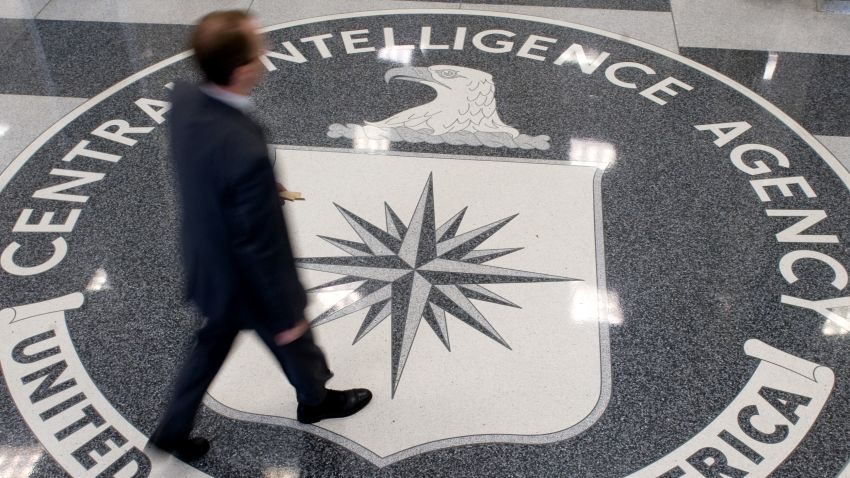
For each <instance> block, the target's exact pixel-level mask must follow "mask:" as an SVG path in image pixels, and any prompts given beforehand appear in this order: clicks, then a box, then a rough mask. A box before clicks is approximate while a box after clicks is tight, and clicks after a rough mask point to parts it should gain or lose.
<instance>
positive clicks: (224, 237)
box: [151, 11, 372, 461]
mask: <svg viewBox="0 0 850 478" xmlns="http://www.w3.org/2000/svg"><path fill="white" fill-rule="evenodd" d="M192 48H194V50H195V59H196V60H197V63H198V65H199V67H200V69H201V72H202V73H203V75H204V78H205V81H204V83H202V84H201V85H200V86H195V85H188V84H179V85H177V86H176V87H175V88H174V95H173V109H172V112H171V118H170V120H169V122H170V125H171V149H172V154H173V158H174V162H175V165H176V170H177V185H178V189H179V191H180V198H181V200H182V208H183V210H182V213H183V214H182V242H183V244H182V245H183V259H184V265H185V269H186V280H187V292H188V297H189V299H190V300H192V301H193V302H194V303H195V304H197V306H198V307H199V308H200V311H201V312H202V313H203V315H204V317H205V318H206V322H205V324H204V325H203V327H202V328H201V329H200V330H199V331H198V334H197V341H196V344H195V347H194V349H193V350H192V352H191V354H190V355H189V357H188V359H187V361H186V363H185V364H184V366H183V369H182V371H181V372H180V375H179V376H178V378H177V382H176V385H175V391H174V397H173V399H172V402H171V404H170V405H169V407H168V410H167V411H166V413H165V415H164V417H163V418H162V421H161V423H160V425H159V427H158V428H157V430H156V432H155V433H154V434H153V436H152V437H151V444H152V445H153V446H154V447H156V448H158V449H160V450H164V451H168V452H171V453H174V455H175V456H177V457H178V458H180V459H183V460H186V461H191V460H194V459H197V458H200V457H201V456H203V455H204V454H205V453H206V452H207V450H209V442H208V441H207V440H206V439H204V438H200V437H195V438H189V433H190V431H191V429H192V424H193V421H194V417H195V413H196V412H197V410H198V407H199V406H200V404H201V399H202V398H203V395H204V392H205V391H206V389H207V387H208V386H209V385H210V383H211V382H212V380H213V378H214V377H215V375H216V373H217V372H218V370H219V368H221V365H222V363H223V362H224V359H225V357H226V356H227V353H228V351H229V350H230V347H231V345H232V343H233V340H234V338H235V337H236V335H237V333H238V332H239V331H240V330H242V329H253V330H255V331H256V332H257V334H258V335H259V336H260V337H261V338H262V340H263V341H264V342H265V344H266V345H267V346H268V347H269V349H270V350H271V351H272V352H273V353H274V355H275V357H276V358H277V360H278V362H280V365H281V367H282V368H283V371H284V373H285V374H286V377H287V378H288V379H289V382H290V383H291V384H292V386H293V387H294V388H295V390H296V393H297V397H298V420H299V421H300V422H302V423H315V422H317V421H319V420H322V419H325V418H339V417H345V416H348V415H352V414H354V413H356V412H358V411H359V410H361V409H362V408H363V407H365V406H366V404H367V403H368V402H369V400H371V398H372V394H371V393H370V392H369V391H368V390H365V389H353V390H347V391H342V392H340V391H335V390H327V389H326V388H325V383H326V382H327V381H328V379H330V378H331V376H332V374H331V372H330V371H329V370H328V367H327V364H326V362H325V357H324V355H323V354H322V351H321V350H320V349H319V348H318V347H317V346H316V344H315V343H314V342H313V337H312V334H311V332H310V325H309V324H308V323H307V321H306V320H305V319H304V307H305V305H306V296H305V294H304V289H303V288H302V287H301V284H300V283H299V282H298V276H297V275H296V271H295V265H294V260H293V257H292V250H291V248H290V245H289V238H288V235H287V230H286V224H285V223H284V218H283V214H282V211H281V208H280V204H279V202H278V194H277V190H276V183H275V178H274V174H273V172H272V166H271V162H270V161H269V158H268V153H267V149H266V141H265V138H264V137H263V133H262V131H261V129H260V127H259V126H258V125H257V124H255V123H254V122H253V121H252V120H251V119H250V118H249V117H248V116H246V112H248V111H250V110H251V108H252V104H251V99H250V98H249V96H248V95H249V94H250V93H251V91H252V90H253V88H254V86H256V85H257V83H258V82H259V81H260V79H261V78H262V73H263V65H262V63H261V62H260V55H261V54H262V52H263V45H262V40H261V39H260V37H259V35H258V34H257V32H256V25H255V22H254V21H253V20H252V18H251V17H249V16H248V15H247V14H246V13H244V12H242V11H225V12H214V13H210V14H209V15H207V16H205V17H204V18H203V19H201V21H200V23H199V24H198V26H197V28H196V29H195V31H194V33H193V35H192ZM246 399H250V397H246Z"/></svg>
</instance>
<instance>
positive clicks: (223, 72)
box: [191, 10, 256, 86]
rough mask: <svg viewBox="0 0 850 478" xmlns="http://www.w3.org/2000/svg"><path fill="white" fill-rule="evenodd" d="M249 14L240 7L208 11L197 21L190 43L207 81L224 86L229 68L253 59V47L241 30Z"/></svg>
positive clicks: (250, 39)
mask: <svg viewBox="0 0 850 478" xmlns="http://www.w3.org/2000/svg"><path fill="white" fill-rule="evenodd" d="M251 18H252V17H251V16H250V15H249V14H248V13H246V12H244V11H242V10H226V11H218V12H212V13H209V14H207V15H206V16H204V18H201V21H200V22H198V26H197V27H195V31H194V32H192V40H191V43H192V49H194V50H195V60H196V61H197V62H198V66H199V67H200V68H201V72H203V74H204V76H205V77H206V79H207V81H210V82H212V83H215V84H216V85H222V86H227V85H228V84H230V77H231V75H233V71H234V70H236V68H238V67H240V66H242V65H246V64H248V63H250V62H251V60H253V59H254V56H255V55H256V52H255V51H254V48H255V47H254V45H253V42H252V38H251V37H249V35H248V33H247V32H246V31H245V22H246V21H248V20H250V19H251Z"/></svg>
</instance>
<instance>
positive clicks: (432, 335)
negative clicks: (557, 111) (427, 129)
mask: <svg viewBox="0 0 850 478" xmlns="http://www.w3.org/2000/svg"><path fill="white" fill-rule="evenodd" d="M572 150H573V151H575V152H576V156H574V157H572V158H571V159H572V160H571V161H545V160H534V159H519V158H498V157H473V156H463V157H452V156H443V155H422V154H395V153H392V152H388V151H384V152H379V153H374V152H373V153H368V154H367V153H358V152H352V151H351V150H327V149H324V150H315V149H313V150H311V149H304V148H294V147H279V148H277V149H276V150H275V151H276V164H275V169H276V173H277V174H279V176H280V177H281V178H285V184H287V186H288V187H290V188H292V189H295V190H298V191H301V192H303V194H304V196H305V197H306V200H305V201H299V202H297V203H295V204H290V205H288V206H286V207H285V208H284V211H285V214H286V216H287V220H288V224H289V228H290V235H291V236H292V237H291V239H292V242H293V247H294V249H295V255H296V257H297V258H298V266H299V268H300V271H299V274H300V277H301V280H302V282H303V284H304V285H305V287H306V288H308V289H311V290H310V293H309V297H310V305H309V306H308V309H307V311H306V313H307V315H308V319H310V320H312V321H313V327H314V333H315V334H316V337H317V341H318V342H319V344H320V345H321V346H322V348H323V349H324V350H325V352H326V354H327V356H328V361H329V364H330V367H331V370H333V371H334V374H335V376H334V378H333V379H332V380H331V381H330V382H329V384H328V386H329V387H330V388H334V389H346V388H353V387H366V388H369V389H371V390H372V391H373V393H374V399H373V402H372V403H371V404H370V405H369V407H367V408H366V409H365V410H364V411H363V412H361V413H359V414H357V415H355V416H353V417H350V418H347V419H344V420H327V421H323V422H320V423H318V424H316V425H309V426H305V425H301V424H299V423H298V422H296V421H295V411H296V405H297V402H296V399H295V394H294V392H293V390H292V388H291V386H290V385H289V384H288V383H287V381H286V379H285V377H284V376H283V373H282V371H281V370H280V369H279V366H278V365H277V363H276V362H275V360H274V359H273V357H272V356H271V354H270V353H269V352H268V351H267V350H266V349H265V347H264V346H263V344H262V343H261V342H260V340H259V339H258V338H257V337H256V336H255V335H253V333H243V334H242V335H241V336H240V338H239V339H238V340H237V343H236V344H235V346H234V349H233V351H232V352H231V355H230V357H229V358H228V360H227V362H226V364H225V366H224V368H223V369H222V371H221V372H220V373H219V376H218V377H217V378H216V380H215V382H214V383H213V385H212V386H211V387H210V389H209V392H208V396H207V399H206V403H207V405H208V406H210V407H211V408H213V409H214V410H216V411H218V412H219V413H222V414H224V415H226V416H229V417H232V418H236V419H240V420H249V421H258V422H264V423H275V424H280V425H283V426H290V427H295V428H299V429H303V430H306V431H309V432H311V433H314V434H317V435H320V436H323V437H325V438H327V439H329V440H332V441H334V442H337V443H339V444H341V445H343V446H345V447H347V448H349V449H351V450H353V451H355V452H357V453H359V454H361V455H362V456H364V457H366V458H367V459H369V460H371V461H372V462H373V463H375V464H378V465H379V466H382V465H386V464H388V463H391V462H394V461H397V460H399V459H403V458H405V457H408V456H412V455H414V454H416V453H421V452H424V451H427V450H432V449H437V448H443V447H448V446H457V445H460V444H468V443H487V442H513V443H544V442H551V441H557V440H563V439H565V438H568V437H570V436H573V435H575V434H577V433H579V432H581V431H583V430H585V429H587V428H588V427H590V426H591V425H592V424H593V423H594V422H595V421H596V419H597V418H598V417H599V416H600V415H601V413H602V412H603V411H604V409H605V406H606V405H607V401H608V396H609V391H610V366H609V356H608V333H607V332H608V324H609V322H616V321H617V320H619V315H618V313H617V305H616V298H615V297H609V296H608V293H606V292H605V291H606V288H605V283H604V282H605V268H604V254H603V250H602V246H603V244H602V222H601V206H600V204H599V200H598V198H599V196H600V190H599V189H600V185H601V176H602V174H603V172H604V171H605V167H606V166H607V165H608V163H609V162H610V161H611V160H612V159H613V152H612V151H610V150H607V149H606V148H605V145H604V144H599V143H592V142H587V143H584V144H582V143H577V144H575V145H574V147H573V149H572ZM582 151H583V152H584V153H583V154H581V155H579V153H581V152H582Z"/></svg>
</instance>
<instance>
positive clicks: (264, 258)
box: [169, 84, 306, 332]
mask: <svg viewBox="0 0 850 478" xmlns="http://www.w3.org/2000/svg"><path fill="white" fill-rule="evenodd" d="M172 101H173V106H172V111H171V118H170V119H169V122H170V132H171V151H172V156H173V160H174V162H175V165H176V173H177V187H178V190H179V192H180V199H181V203H182V246H183V259H184V266H185V274H186V287H187V290H186V292H187V295H188V298H189V299H190V300H192V301H193V302H195V303H196V304H197V305H198V307H199V308H200V310H201V312H202V313H203V314H204V315H205V316H206V317H207V318H208V319H209V320H239V321H243V322H259V323H262V324H264V325H265V326H267V327H269V328H271V329H272V330H273V331H274V332H279V331H282V330H286V329H289V328H291V327H292V326H293V325H294V324H295V323H296V322H297V321H299V320H301V319H302V318H303V317H304V316H303V313H304V307H305V305H306V297H305V294H304V289H303V288H302V287H301V284H300V283H299V282H298V276H297V274H296V272H295V264H294V260H293V257H292V250H291V247H290V243H289V237H288V234H287V229H286V224H285V222H284V218H283V213H282V211H281V206H280V200H279V198H278V194H277V190H276V186H275V178H274V174H273V171H272V165H271V162H270V160H269V157H268V150H267V146H266V141H265V138H264V136H263V132H262V130H261V128H260V127H259V126H258V125H257V124H256V123H254V122H253V121H252V120H251V119H250V118H248V117H247V116H245V115H244V114H243V113H242V112H241V111H239V110H238V109H236V108H233V107H232V106H229V105H227V104H225V103H223V102H221V101H219V100H217V99H213V98H212V97H210V96H208V95H207V94H205V93H203V92H202V91H201V90H200V89H198V87H197V86H195V85H189V84H178V85H176V86H175V88H174V92H173V96H172ZM240 325H241V326H244V327H251V326H252V324H251V323H244V324H240Z"/></svg>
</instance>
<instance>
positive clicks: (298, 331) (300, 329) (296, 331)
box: [274, 320, 310, 345]
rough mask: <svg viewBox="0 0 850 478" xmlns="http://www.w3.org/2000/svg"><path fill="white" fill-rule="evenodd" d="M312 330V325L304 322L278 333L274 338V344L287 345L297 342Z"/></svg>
mask: <svg viewBox="0 0 850 478" xmlns="http://www.w3.org/2000/svg"><path fill="white" fill-rule="evenodd" d="M308 330H310V323H309V322H307V321H306V320H302V321H300V322H298V323H297V324H295V326H293V327H292V328H291V329H287V330H284V331H283V332H280V333H278V334H277V335H275V336H274V343H276V344H278V345H287V344H291V343H292V342H295V341H296V340H298V338H300V337H301V336H302V335H304V333H305V332H307V331H308Z"/></svg>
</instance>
